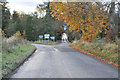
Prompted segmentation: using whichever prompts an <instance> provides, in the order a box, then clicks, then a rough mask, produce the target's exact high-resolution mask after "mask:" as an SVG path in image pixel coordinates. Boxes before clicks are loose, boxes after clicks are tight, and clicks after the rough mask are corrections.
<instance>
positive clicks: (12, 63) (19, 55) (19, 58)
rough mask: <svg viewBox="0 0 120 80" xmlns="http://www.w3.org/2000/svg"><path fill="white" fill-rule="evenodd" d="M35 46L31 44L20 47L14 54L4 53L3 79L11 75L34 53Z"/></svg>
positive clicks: (13, 51)
mask: <svg viewBox="0 0 120 80" xmlns="http://www.w3.org/2000/svg"><path fill="white" fill-rule="evenodd" d="M34 50H35V46H33V45H31V44H27V45H19V46H17V47H16V48H15V49H14V50H12V52H7V53H6V52H3V53H2V75H3V77H4V76H6V75H8V74H9V73H11V72H12V71H13V70H14V69H16V68H17V67H18V66H19V65H20V64H21V63H23V62H24V60H26V58H28V57H29V56H30V55H31V54H32V53H33V51H34Z"/></svg>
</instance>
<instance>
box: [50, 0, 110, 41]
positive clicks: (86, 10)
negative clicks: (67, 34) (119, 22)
mask: <svg viewBox="0 0 120 80" xmlns="http://www.w3.org/2000/svg"><path fill="white" fill-rule="evenodd" d="M49 7H50V9H52V10H51V13H50V14H51V16H52V17H54V18H56V19H58V20H61V21H64V22H65V23H66V24H67V25H70V27H69V30H70V31H71V32H72V31H74V30H76V29H80V30H81V31H82V39H83V40H88V41H92V40H93V39H94V38H95V37H96V36H97V35H98V33H99V32H102V30H103V29H105V28H106V27H108V26H109V25H110V23H109V19H108V14H107V13H106V12H105V11H103V10H100V9H97V8H95V5H94V4H93V3H92V2H90V3H85V2H72V3H61V2H51V3H50V6H49ZM104 23H106V25H104ZM77 32H78V31H77ZM106 32H107V30H105V33H106Z"/></svg>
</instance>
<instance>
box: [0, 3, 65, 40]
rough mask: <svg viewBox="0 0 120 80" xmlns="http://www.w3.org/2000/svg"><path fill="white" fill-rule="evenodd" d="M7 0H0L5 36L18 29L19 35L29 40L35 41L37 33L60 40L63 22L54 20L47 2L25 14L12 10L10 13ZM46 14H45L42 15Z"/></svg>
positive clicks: (12, 33)
mask: <svg viewBox="0 0 120 80" xmlns="http://www.w3.org/2000/svg"><path fill="white" fill-rule="evenodd" d="M7 4H8V2H7V1H0V5H1V6H2V31H3V32H4V36H5V37H8V38H9V37H11V36H13V35H14V34H15V33H16V32H17V31H20V33H21V36H22V37H23V38H25V39H27V40H29V41H36V40H38V39H39V35H44V34H50V35H51V36H55V37H56V40H60V39H61V36H62V33H63V32H64V29H63V22H62V21H58V20H55V19H54V18H52V17H51V15H50V10H49V3H47V4H43V5H40V4H39V5H38V6H37V7H36V10H37V11H36V12H33V13H31V14H25V13H24V12H17V11H13V14H11V13H10V9H9V7H7ZM44 14H46V15H45V16H43V15H44Z"/></svg>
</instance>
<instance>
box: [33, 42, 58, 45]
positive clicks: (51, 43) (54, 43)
mask: <svg viewBox="0 0 120 80" xmlns="http://www.w3.org/2000/svg"><path fill="white" fill-rule="evenodd" d="M34 44H44V45H57V44H60V42H50V43H45V42H43V43H42V42H34Z"/></svg>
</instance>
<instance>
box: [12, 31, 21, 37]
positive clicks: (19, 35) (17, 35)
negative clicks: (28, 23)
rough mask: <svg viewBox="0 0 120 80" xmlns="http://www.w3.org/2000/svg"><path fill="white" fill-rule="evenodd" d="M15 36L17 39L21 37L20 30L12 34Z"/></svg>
mask: <svg viewBox="0 0 120 80" xmlns="http://www.w3.org/2000/svg"><path fill="white" fill-rule="evenodd" d="M13 36H14V37H15V38H17V39H19V38H20V37H21V33H20V31H17V32H16V33H15V34H14V35H13Z"/></svg>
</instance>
